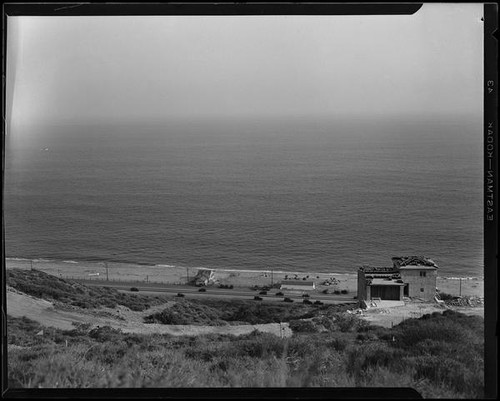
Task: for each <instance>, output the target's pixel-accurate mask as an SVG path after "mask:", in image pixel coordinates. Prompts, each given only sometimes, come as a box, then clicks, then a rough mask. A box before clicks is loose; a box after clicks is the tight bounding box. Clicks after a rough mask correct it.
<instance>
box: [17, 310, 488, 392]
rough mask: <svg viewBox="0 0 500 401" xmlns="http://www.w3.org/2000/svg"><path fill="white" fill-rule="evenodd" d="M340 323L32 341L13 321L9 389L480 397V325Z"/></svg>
mask: <svg viewBox="0 0 500 401" xmlns="http://www.w3.org/2000/svg"><path fill="white" fill-rule="evenodd" d="M344 323H345V325H346V327H345V328H344V331H339V330H336V329H335V328H334V327H332V330H329V331H324V332H320V330H318V327H319V326H318V324H317V323H315V322H314V320H313V319H312V320H292V321H291V322H290V326H291V327H292V328H293V329H294V330H295V332H296V334H295V335H294V336H293V337H292V338H289V339H280V338H279V337H276V336H273V335H271V334H264V333H258V332H254V333H252V334H249V335H245V336H240V337H233V336H223V335H209V336H200V337H173V336H168V335H149V336H147V335H134V334H124V333H121V332H120V331H119V330H116V329H112V328H109V327H102V328H98V329H93V330H90V331H88V330H85V329H84V328H83V329H82V328H79V329H75V330H73V331H71V332H64V331H60V330H56V329H49V328H43V331H44V333H43V335H38V336H37V335H36V333H37V332H39V331H40V330H41V329H42V327H41V326H39V325H38V324H37V323H34V322H32V321H29V320H27V319H14V318H10V317H9V319H8V334H9V335H8V343H9V360H8V363H9V371H8V374H9V386H11V387H44V388H46V387H62V388H74V387H101V388H102V387H170V386H173V387H178V386H183V387H227V386H236V387H238V386H243V387H247V386H248V387H258V386H272V387H280V386H287V387H296V386H297V387H301V386H327V387H335V386H341V387H350V386H359V387H363V386H366V387H377V386H384V387H386V386H388V387H399V386H405V387H407V386H408V387H414V388H415V389H416V390H417V391H419V392H420V393H421V394H422V395H423V396H424V397H431V398H481V397H482V391H483V364H482V362H483V360H482V346H483V344H482V337H481V334H482V332H481V327H482V319H481V318H476V317H470V316H465V315H461V314H458V313H457V314H450V313H448V314H445V315H440V316H431V315H429V316H428V317H426V318H421V319H418V320H415V319H410V320H407V321H406V322H404V323H403V324H401V325H399V326H396V327H394V328H393V329H383V328H380V327H373V326H372V327H370V326H364V327H363V328H362V330H361V331H358V330H359V328H360V327H359V323H358V322H357V321H356V318H354V319H353V320H352V321H350V323H351V326H350V327H348V326H347V325H348V322H344ZM436 328H440V329H438V330H437V331H436ZM450 333H451V334H450ZM457 333H461V334H460V335H456V334H457ZM451 337H453V338H452V339H451ZM66 341H68V343H67V344H68V345H67V346H66ZM102 372H106V374H102Z"/></svg>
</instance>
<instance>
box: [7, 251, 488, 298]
mask: <svg viewBox="0 0 500 401" xmlns="http://www.w3.org/2000/svg"><path fill="white" fill-rule="evenodd" d="M32 262H33V263H32ZM5 266H6V269H12V268H18V269H31V268H32V266H33V268H34V269H35V270H41V271H44V272H45V273H48V274H51V275H53V276H56V277H60V278H63V279H64V278H66V279H87V280H88V279H91V280H111V281H130V282H138V283H140V282H150V283H164V284H186V282H187V281H188V280H189V279H192V278H193V277H195V275H196V274H197V272H198V270H212V271H213V272H214V276H215V279H216V280H217V282H218V283H220V284H225V285H234V286H235V287H253V286H255V285H257V286H273V285H276V284H277V283H279V282H282V281H285V280H287V279H295V280H308V281H315V284H316V290H315V291H318V292H319V291H324V290H328V291H331V292H333V291H342V290H344V291H347V292H348V293H349V294H352V296H353V297H354V296H356V295H357V271H355V272H353V273H340V272H297V271H286V270H282V269H280V270H249V269H245V270H243V269H224V268H206V267H182V266H173V265H167V264H163V265H159V264H158V265H157V264H146V263H143V264H142V263H141V264H139V263H120V262H104V261H74V260H50V259H44V258H39V259H27V258H6V259H5ZM436 286H437V288H438V289H439V291H441V292H444V293H447V294H450V295H453V296H460V295H461V296H475V297H479V298H483V297H484V279H483V278H482V277H458V276H452V277H443V276H438V277H437V283H436Z"/></svg>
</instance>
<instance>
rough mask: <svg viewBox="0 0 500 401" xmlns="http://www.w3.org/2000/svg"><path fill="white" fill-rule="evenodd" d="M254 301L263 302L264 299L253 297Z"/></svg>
mask: <svg viewBox="0 0 500 401" xmlns="http://www.w3.org/2000/svg"><path fill="white" fill-rule="evenodd" d="M253 299H254V301H262V298H261V297H258V296H255V297H253Z"/></svg>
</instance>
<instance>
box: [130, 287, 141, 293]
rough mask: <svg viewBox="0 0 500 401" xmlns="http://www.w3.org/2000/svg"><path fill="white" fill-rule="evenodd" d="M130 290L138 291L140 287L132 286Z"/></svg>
mask: <svg viewBox="0 0 500 401" xmlns="http://www.w3.org/2000/svg"><path fill="white" fill-rule="evenodd" d="M130 291H134V292H137V291H139V288H137V287H132V288H131V289H130Z"/></svg>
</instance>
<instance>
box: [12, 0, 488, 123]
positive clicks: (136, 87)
mask: <svg viewBox="0 0 500 401" xmlns="http://www.w3.org/2000/svg"><path fill="white" fill-rule="evenodd" d="M482 14H483V5H482V4H458V3H457V4H424V6H423V7H422V8H421V9H420V11H418V12H417V13H416V14H415V15H410V16H216V17H213V16H207V17H200V16H174V17H164V16H151V17H106V16H103V17H9V18H8V49H7V63H8V67H7V76H8V79H7V102H8V105H9V107H8V109H7V112H8V115H7V118H9V115H11V117H12V120H11V121H12V122H13V123H14V124H17V123H19V122H21V121H22V122H24V123H30V124H40V123H58V122H63V123H71V122H79V123H85V122H88V121H97V122H111V123H112V122H114V121H122V122H123V121H130V120H140V121H142V120H163V119H169V118H173V117H187V118H194V117H205V116H211V117H259V116H262V117H265V116H284V117H286V116H331V117H332V118H338V117H342V116H346V115H347V116H348V115H353V114H354V115H364V116H367V115H372V114H373V115H378V116H384V115H388V114H396V115H407V114H411V115H415V116H424V117H425V116H426V115H431V114H432V115H439V114H441V113H444V114H451V115H453V114H455V115H467V114H470V115H472V116H479V115H481V113H482V77H483V22H482V21H481V20H480V19H481V17H482ZM10 113H11V114H10Z"/></svg>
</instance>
